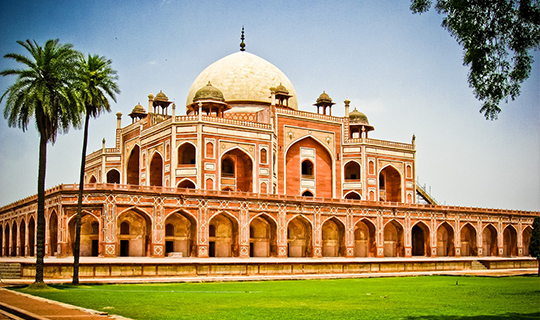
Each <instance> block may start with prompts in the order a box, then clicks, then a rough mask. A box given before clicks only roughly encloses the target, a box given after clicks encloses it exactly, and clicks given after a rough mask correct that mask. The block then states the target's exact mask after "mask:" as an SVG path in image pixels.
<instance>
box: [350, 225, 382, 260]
mask: <svg viewBox="0 0 540 320" xmlns="http://www.w3.org/2000/svg"><path fill="white" fill-rule="evenodd" d="M375 239H376V238H375V225H374V224H373V222H371V221H370V220H369V219H366V218H364V219H360V220H358V221H357V222H356V224H355V225H354V256H355V257H375V256H376V251H377V245H376V243H375Z"/></svg>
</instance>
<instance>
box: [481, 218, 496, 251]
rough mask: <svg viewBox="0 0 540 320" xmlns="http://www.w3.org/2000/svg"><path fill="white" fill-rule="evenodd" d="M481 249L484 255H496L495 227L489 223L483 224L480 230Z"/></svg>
mask: <svg viewBox="0 0 540 320" xmlns="http://www.w3.org/2000/svg"><path fill="white" fill-rule="evenodd" d="M482 251H483V254H484V256H497V255H498V254H497V251H498V249H497V228H495V227H494V226H493V225H492V224H491V223H488V224H487V225H485V226H484V229H483V231H482Z"/></svg>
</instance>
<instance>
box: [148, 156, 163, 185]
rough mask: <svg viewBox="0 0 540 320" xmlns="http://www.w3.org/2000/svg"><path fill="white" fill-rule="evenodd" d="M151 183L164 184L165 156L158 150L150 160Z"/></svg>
mask: <svg viewBox="0 0 540 320" xmlns="http://www.w3.org/2000/svg"><path fill="white" fill-rule="evenodd" d="M150 185H151V186H156V187H161V186H163V158H162V157H161V155H160V154H159V153H158V152H155V153H154V155H153V156H152V161H150Z"/></svg>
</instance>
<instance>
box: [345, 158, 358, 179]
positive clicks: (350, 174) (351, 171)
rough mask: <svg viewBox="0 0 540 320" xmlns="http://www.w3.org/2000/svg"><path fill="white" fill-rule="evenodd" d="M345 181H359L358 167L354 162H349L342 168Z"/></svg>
mask: <svg viewBox="0 0 540 320" xmlns="http://www.w3.org/2000/svg"><path fill="white" fill-rule="evenodd" d="M343 171H344V173H345V181H360V165H359V164H358V162H356V161H349V162H347V164H346V165H345V168H344V170H343Z"/></svg>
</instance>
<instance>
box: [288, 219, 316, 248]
mask: <svg viewBox="0 0 540 320" xmlns="http://www.w3.org/2000/svg"><path fill="white" fill-rule="evenodd" d="M311 232H312V231H311V224H310V223H309V221H308V220H307V219H306V218H304V217H302V216H297V217H295V218H293V219H292V220H291V221H289V224H288V225H287V246H288V255H289V257H309V256H311V255H312V248H311Z"/></svg>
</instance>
